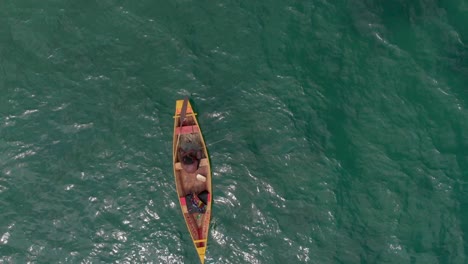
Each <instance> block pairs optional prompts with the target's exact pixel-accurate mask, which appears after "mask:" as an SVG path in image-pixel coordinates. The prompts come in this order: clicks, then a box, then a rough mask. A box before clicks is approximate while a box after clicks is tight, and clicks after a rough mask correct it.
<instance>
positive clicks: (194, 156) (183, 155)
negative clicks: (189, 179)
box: [180, 148, 202, 173]
mask: <svg viewBox="0 0 468 264" xmlns="http://www.w3.org/2000/svg"><path fill="white" fill-rule="evenodd" d="M201 157H202V154H201V150H194V149H190V150H188V151H184V149H183V148H181V149H180V160H181V165H182V169H184V171H186V172H188V173H194V172H196V171H197V170H198V165H199V164H200V159H201Z"/></svg>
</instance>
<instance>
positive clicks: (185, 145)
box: [172, 99, 212, 264]
mask: <svg viewBox="0 0 468 264" xmlns="http://www.w3.org/2000/svg"><path fill="white" fill-rule="evenodd" d="M172 153H173V167H174V177H175V182H176V190H177V196H178V198H179V204H180V208H181V209H182V214H183V216H184V220H185V223H186V225H187V229H188V231H189V233H190V237H191V238H192V241H193V244H194V246H195V249H196V250H197V253H198V256H199V258H200V261H201V263H202V264H203V263H204V261H205V252H206V248H207V242H208V230H209V226H210V219H211V202H212V195H211V194H212V189H211V167H210V162H209V157H208V151H207V149H206V145H205V141H204V139H203V135H202V132H201V129H200V127H199V125H198V120H197V118H196V113H195V112H194V111H193V109H192V106H191V105H190V102H189V101H188V99H186V104H185V106H184V100H177V101H176V111H175V115H174V136H173V152H172ZM203 200H205V203H203Z"/></svg>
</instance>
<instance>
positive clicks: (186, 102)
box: [180, 96, 188, 126]
mask: <svg viewBox="0 0 468 264" xmlns="http://www.w3.org/2000/svg"><path fill="white" fill-rule="evenodd" d="M187 105H188V97H187V96H186V97H185V98H184V102H183V103H182V109H181V111H180V126H182V123H184V121H185V115H186V114H187Z"/></svg>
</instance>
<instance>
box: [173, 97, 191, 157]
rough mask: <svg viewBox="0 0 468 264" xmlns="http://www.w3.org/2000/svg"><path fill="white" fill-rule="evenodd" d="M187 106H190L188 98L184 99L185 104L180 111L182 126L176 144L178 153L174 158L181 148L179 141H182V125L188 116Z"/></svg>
mask: <svg viewBox="0 0 468 264" xmlns="http://www.w3.org/2000/svg"><path fill="white" fill-rule="evenodd" d="M187 105H188V97H187V96H186V97H185V98H184V102H183V103H182V109H181V110H180V117H179V120H180V125H179V128H180V130H179V135H177V142H176V148H175V150H174V151H176V153H174V157H175V155H176V154H177V147H178V146H179V140H180V134H181V133H180V132H181V131H182V125H183V123H184V121H185V116H186V114H187Z"/></svg>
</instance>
